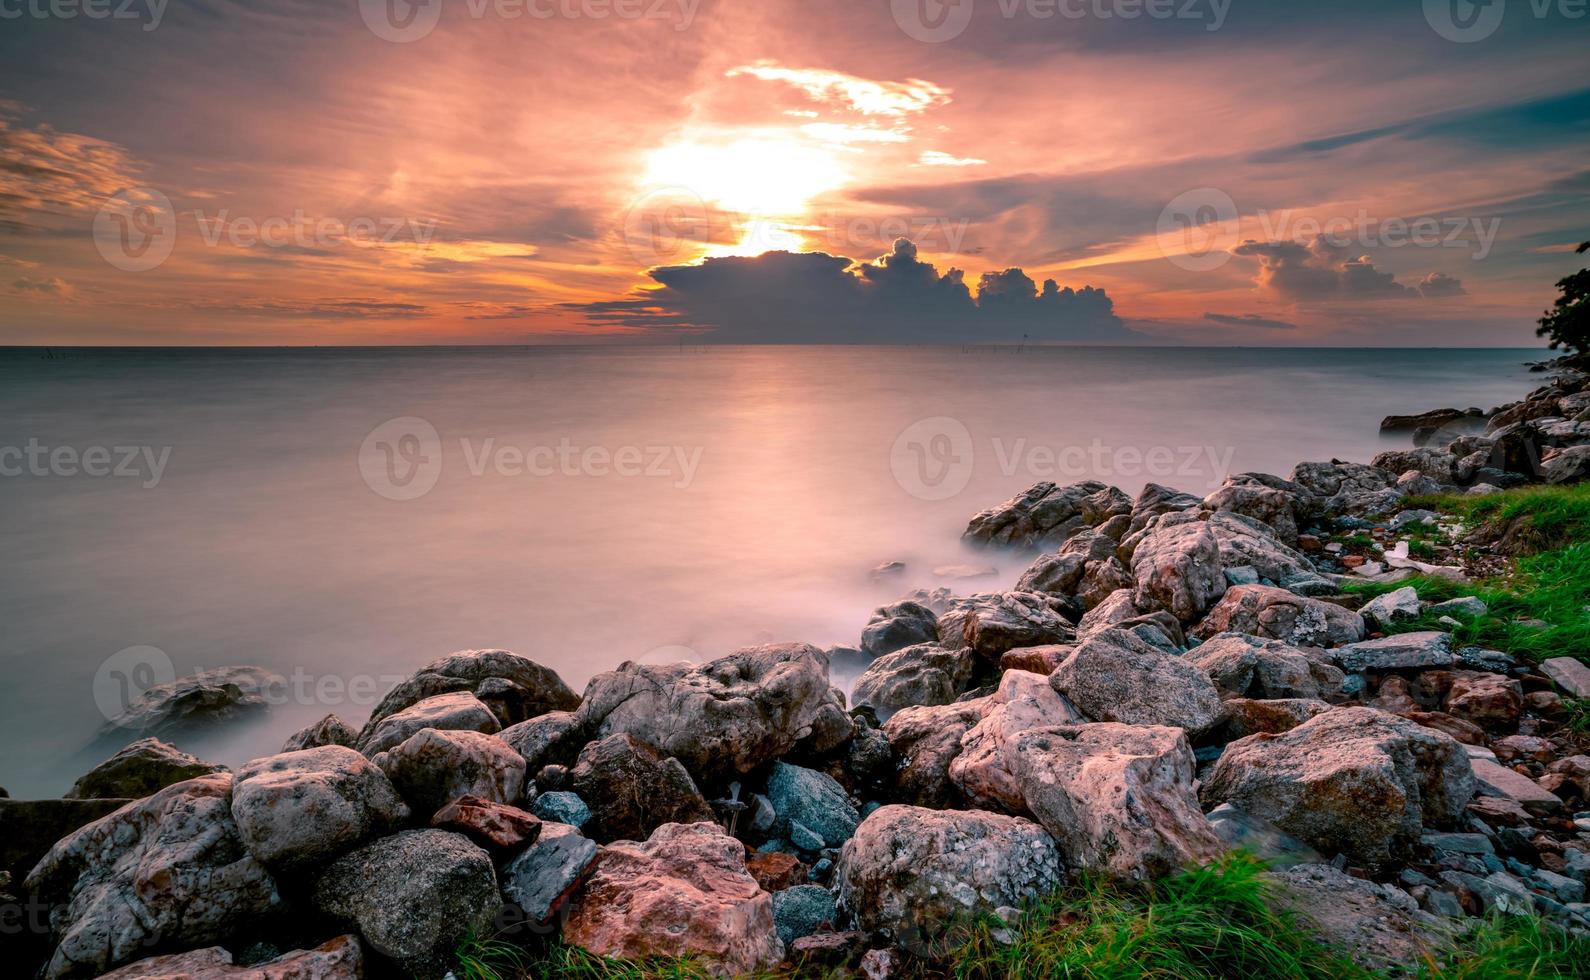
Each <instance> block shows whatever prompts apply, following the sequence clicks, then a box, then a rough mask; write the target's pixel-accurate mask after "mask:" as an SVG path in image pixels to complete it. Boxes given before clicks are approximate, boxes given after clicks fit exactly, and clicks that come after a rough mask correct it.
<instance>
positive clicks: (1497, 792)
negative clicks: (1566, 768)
mask: <svg viewBox="0 0 1590 980" xmlns="http://www.w3.org/2000/svg"><path fill="white" fill-rule="evenodd" d="M1472 765H1473V769H1474V778H1475V779H1476V780H1478V784H1477V785H1478V789H1479V792H1480V793H1481V794H1483V795H1485V796H1500V797H1505V798H1506V799H1509V800H1513V801H1514V802H1516V803H1518V804H1519V805H1521V806H1522V807H1523V808H1524V809H1526V810H1528V811H1529V812H1530V813H1536V814H1544V813H1555V812H1557V811H1559V810H1561V809H1562V799H1561V798H1560V797H1558V796H1557V794H1555V793H1552V792H1551V791H1549V790H1547V789H1545V788H1544V787H1542V786H1541V785H1540V784H1539V783H1537V782H1535V781H1534V780H1533V779H1530V778H1529V777H1528V776H1525V775H1524V774H1523V773H1520V772H1515V771H1513V770H1512V769H1508V768H1507V767H1506V766H1503V765H1499V764H1498V763H1495V762H1491V761H1489V760H1488V759H1474V760H1472Z"/></svg>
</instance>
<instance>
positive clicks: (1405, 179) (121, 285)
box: [0, 0, 1590, 346]
mask: <svg viewBox="0 0 1590 980" xmlns="http://www.w3.org/2000/svg"><path fill="white" fill-rule="evenodd" d="M94 2H95V3H98V4H101V5H102V6H101V12H105V11H109V12H110V14H112V15H111V16H104V17H89V16H87V15H85V14H81V13H80V14H79V15H78V16H75V17H71V18H67V17H63V16H59V14H60V13H62V12H63V11H62V10H61V5H62V0H55V2H54V3H52V0H0V344H5V343H12V344H60V345H66V344H373V343H515V344H517V343H542V342H546V343H578V342H594V341H607V340H612V341H626V340H627V341H635V340H641V341H645V340H655V341H664V342H674V341H676V340H677V339H679V338H680V337H686V338H690V339H692V340H695V339H717V340H732V341H758V340H765V341H779V342H790V341H821V342H889V343H895V342H919V341H920V342H933V341H949V342H967V341H976V340H990V341H1009V340H1016V339H1019V338H1021V337H1023V336H1027V337H1030V338H1031V339H1033V340H1035V341H1083V342H1093V343H1144V342H1157V343H1215V344H1287V345H1309V344H1325V345H1356V344H1366V345H1397V346H1405V345H1464V346H1467V345H1515V346H1525V345H1531V344H1533V343H1535V340H1534V335H1533V328H1534V322H1533V321H1534V319H1535V318H1536V317H1537V316H1539V314H1540V312H1541V310H1542V309H1544V308H1545V307H1546V306H1548V305H1549V304H1550V301H1551V299H1552V297H1553V295H1554V291H1553V289H1552V285H1551V284H1552V283H1553V282H1554V281H1555V280H1557V279H1558V278H1560V277H1562V276H1563V275H1565V274H1567V273H1568V272H1571V271H1573V270H1574V269H1577V268H1579V267H1580V265H1582V264H1583V263H1582V259H1583V257H1581V256H1575V255H1574V254H1573V248H1574V246H1575V245H1576V244H1577V243H1578V242H1580V241H1582V240H1584V239H1585V238H1590V152H1587V150H1590V87H1587V85H1590V82H1587V79H1586V74H1585V66H1586V64H1587V63H1590V62H1587V57H1586V56H1587V52H1590V19H1587V17H1586V16H1585V14H1584V11H1583V8H1582V7H1579V6H1575V5H1572V4H1565V5H1557V4H1554V3H1544V2H1541V0H1537V2H1536V3H1534V4H1531V3H1528V2H1524V0H1508V2H1507V3H1506V4H1505V8H1502V5H1501V2H1500V0H1496V4H1495V9H1496V10H1498V11H1502V12H1504V13H1505V16H1504V17H1502V18H1501V20H1500V21H1499V22H1498V23H1494V24H1484V23H1482V24H1481V25H1480V27H1479V28H1473V27H1471V28H1466V29H1465V28H1454V27H1453V23H1452V21H1451V19H1450V14H1451V11H1450V10H1447V11H1446V19H1445V20H1444V21H1443V11H1442V8H1443V6H1444V4H1443V2H1441V0H1432V2H1426V3H1421V2H1420V0H1374V2H1332V3H1302V2H1287V3H1281V2H1275V0H1266V2H1262V3H1261V2H1257V0H1248V2H1244V0H1149V2H1147V3H1146V4H1145V3H1143V2H1141V0H1060V2H1059V3H1058V4H1057V3H1055V2H1049V0H1025V2H1017V0H959V2H958V3H952V4H950V5H948V6H941V5H940V3H939V2H938V0H895V2H890V0H799V2H796V0H732V2H731V0H699V3H698V2H697V0H442V2H440V3H439V4H437V0H430V3H429V4H427V3H421V4H418V5H410V4H408V3H406V2H403V0H365V2H363V3H360V2H358V0H318V2H309V0H302V2H299V0H276V2H270V3H265V2H257V3H249V4H244V3H238V2H226V0H169V2H164V0H94ZM432 4H436V5H435V6H432ZM1456 6H1457V7H1459V8H1465V9H1468V4H1467V2H1466V0H1457V2H1456ZM69 9H72V10H76V7H75V6H73V7H71V8H69ZM1473 10H1475V11H1478V14H1479V15H1480V16H1490V12H1489V10H1490V8H1473ZM1134 12H1135V13H1136V16H1131V14H1132V13H1134ZM1471 12H1472V11H1471ZM1465 30H1467V32H1468V33H1466V34H1465V33H1464V31H1465ZM1444 34H1445V35H1456V36H1457V39H1451V38H1449V37H1447V36H1443V35H1444ZM1476 34H1483V35H1484V36H1475V35H1476ZM166 202H169V210H167V203H166ZM162 222H166V224H162ZM1189 225H1190V227H1189ZM1321 233H1327V234H1326V237H1325V238H1320V237H1317V236H1319V235H1320V234H1321ZM129 236H132V237H129ZM1410 238H1413V239H1416V240H1414V241H1410V240H1408V239H1410ZM897 239H906V240H908V241H907V242H902V243H900V244H896V240H897ZM166 250H169V254H165V252H166ZM764 252H774V253H785V252H788V253H796V254H770V255H766V256H762V253H764ZM799 253H812V254H799ZM817 253H822V254H817ZM758 256H762V257H758ZM885 257H887V258H885ZM1018 268H1019V269H1020V270H1022V272H1020V273H1018V272H1015V271H1012V270H1014V269H1018ZM952 270H960V271H959V273H958V274H957V273H952ZM1045 280H1054V285H1053V286H1046V285H1045ZM1084 287H1091V289H1085V288H1084Z"/></svg>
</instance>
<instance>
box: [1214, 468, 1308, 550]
mask: <svg viewBox="0 0 1590 980" xmlns="http://www.w3.org/2000/svg"><path fill="white" fill-rule="evenodd" d="M1240 480H1241V478H1240V477H1233V478H1232V479H1231V480H1228V481H1227V482H1226V485H1225V486H1223V487H1221V488H1220V489H1218V490H1216V491H1215V492H1214V493H1211V494H1210V495H1209V496H1207V497H1205V498H1204V501H1203V504H1204V506H1205V507H1207V508H1208V509H1210V510H1212V511H1216V512H1230V513H1233V514H1239V515H1241V516H1243V517H1247V518H1249V519H1252V520H1254V521H1258V522H1259V523H1262V524H1264V525H1265V527H1266V528H1267V529H1268V531H1269V533H1270V534H1271V535H1273V536H1274V537H1275V538H1277V539H1279V540H1280V541H1282V542H1285V543H1286V544H1288V545H1291V544H1296V543H1297V521H1298V507H1297V504H1298V498H1297V495H1296V494H1294V493H1290V492H1288V491H1286V490H1279V489H1275V488H1272V487H1267V486H1262V485H1259V484H1256V483H1250V484H1243V483H1241V482H1238V481H1240ZM1300 489H1301V488H1300Z"/></svg>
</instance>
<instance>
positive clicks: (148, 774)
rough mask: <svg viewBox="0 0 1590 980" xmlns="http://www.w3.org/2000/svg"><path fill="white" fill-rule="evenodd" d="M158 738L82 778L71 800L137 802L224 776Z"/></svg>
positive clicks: (146, 740) (131, 748)
mask: <svg viewBox="0 0 1590 980" xmlns="http://www.w3.org/2000/svg"><path fill="white" fill-rule="evenodd" d="M225 771H226V767H225V766H223V765H218V764H216V763H213V762H205V761H203V760H201V759H197V758H195V757H193V756H191V755H189V754H188V753H186V752H183V751H182V750H180V749H178V748H176V747H175V746H172V745H167V744H166V743H165V742H162V741H160V740H159V739H157V738H142V739H139V740H138V741H136V742H134V743H132V744H131V745H129V746H127V747H126V748H124V749H122V750H121V751H120V752H117V753H116V754H115V755H113V756H111V757H110V758H109V759H106V760H105V761H104V762H101V763H100V764H99V765H97V766H95V767H94V768H93V769H91V770H89V771H88V772H87V773H85V774H84V775H83V776H81V777H79V778H78V780H77V782H76V783H73V784H72V788H71V789H70V790H68V791H67V793H66V798H67V799H69V800H111V799H123V800H128V799H132V800H137V799H142V798H143V797H145V796H149V795H150V794H152V793H156V792H158V791H160V790H162V789H165V788H166V787H167V786H170V785H171V784H172V783H180V782H182V781H183V780H185V779H193V778H194V777H196V776H207V775H209V774H211V773H216V772H225Z"/></svg>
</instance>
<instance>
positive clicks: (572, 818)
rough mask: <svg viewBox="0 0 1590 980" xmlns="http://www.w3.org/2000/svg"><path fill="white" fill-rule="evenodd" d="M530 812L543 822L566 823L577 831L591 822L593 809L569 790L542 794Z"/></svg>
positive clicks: (536, 799)
mask: <svg viewBox="0 0 1590 980" xmlns="http://www.w3.org/2000/svg"><path fill="white" fill-rule="evenodd" d="M530 810H531V812H532V813H534V814H535V815H536V816H538V817H540V818H541V819H542V820H553V821H556V822H558V823H566V824H568V825H569V826H571V827H573V828H575V829H576V830H578V829H580V828H581V827H584V826H585V825H586V824H588V823H590V822H591V808H590V807H588V806H586V805H585V801H584V800H582V799H580V795H579V794H578V793H571V792H569V791H568V790H555V791H553V792H551V793H542V794H541V795H540V796H537V797H536V798H535V802H534V803H532V804H531V805H530Z"/></svg>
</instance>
